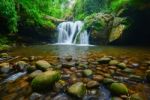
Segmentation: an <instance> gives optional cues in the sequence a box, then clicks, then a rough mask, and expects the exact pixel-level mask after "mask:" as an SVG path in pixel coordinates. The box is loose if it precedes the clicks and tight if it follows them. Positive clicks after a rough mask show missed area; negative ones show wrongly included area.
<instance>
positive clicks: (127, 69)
mask: <svg viewBox="0 0 150 100" xmlns="http://www.w3.org/2000/svg"><path fill="white" fill-rule="evenodd" d="M123 72H125V73H128V74H131V73H133V72H134V70H133V69H131V68H125V69H124V70H123Z"/></svg>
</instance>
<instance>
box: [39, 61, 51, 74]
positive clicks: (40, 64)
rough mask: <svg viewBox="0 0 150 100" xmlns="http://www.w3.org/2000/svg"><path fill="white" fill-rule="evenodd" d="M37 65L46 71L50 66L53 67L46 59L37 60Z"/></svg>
mask: <svg viewBox="0 0 150 100" xmlns="http://www.w3.org/2000/svg"><path fill="white" fill-rule="evenodd" d="M36 67H37V69H40V70H42V71H46V70H47V69H48V68H50V67H51V65H50V64H49V63H48V62H47V61H45V60H39V61H37V62H36Z"/></svg>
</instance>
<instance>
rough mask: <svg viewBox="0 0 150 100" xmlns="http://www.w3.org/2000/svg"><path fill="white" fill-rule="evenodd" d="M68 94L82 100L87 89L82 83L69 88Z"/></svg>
mask: <svg viewBox="0 0 150 100" xmlns="http://www.w3.org/2000/svg"><path fill="white" fill-rule="evenodd" d="M68 93H70V94H72V95H75V96H77V97H79V98H81V97H83V96H84V95H85V93H86V87H85V86H84V84H83V83H82V82H77V83H75V84H73V85H71V86H70V87H69V88H68Z"/></svg>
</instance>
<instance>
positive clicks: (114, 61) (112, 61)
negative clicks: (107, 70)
mask: <svg viewBox="0 0 150 100" xmlns="http://www.w3.org/2000/svg"><path fill="white" fill-rule="evenodd" d="M118 63H119V62H118V61H117V60H111V61H110V62H109V65H117V64H118Z"/></svg>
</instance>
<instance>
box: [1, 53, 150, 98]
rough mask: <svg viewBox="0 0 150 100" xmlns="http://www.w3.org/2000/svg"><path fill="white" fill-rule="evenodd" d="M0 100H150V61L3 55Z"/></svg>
mask: <svg viewBox="0 0 150 100" xmlns="http://www.w3.org/2000/svg"><path fill="white" fill-rule="evenodd" d="M0 62H1V63H0V100H149V99H150V59H149V58H147V59H146V60H144V61H139V60H137V59H135V58H134V57H129V56H122V55H121V56H110V55H106V54H103V53H99V52H95V53H88V54H87V55H86V56H84V55H78V56H77V57H73V56H71V55H68V56H61V57H60V56H19V55H18V56H13V55H11V54H10V55H8V54H7V53H1V58H0Z"/></svg>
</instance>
